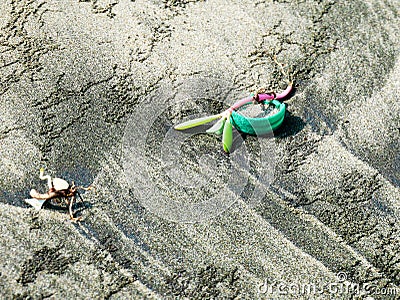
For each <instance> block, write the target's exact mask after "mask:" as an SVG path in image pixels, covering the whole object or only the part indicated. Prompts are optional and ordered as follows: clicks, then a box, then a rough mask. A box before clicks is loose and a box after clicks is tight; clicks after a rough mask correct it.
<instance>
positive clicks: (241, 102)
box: [228, 83, 293, 112]
mask: <svg viewBox="0 0 400 300" xmlns="http://www.w3.org/2000/svg"><path fill="white" fill-rule="evenodd" d="M292 88H293V84H292V83H289V85H288V86H287V88H286V89H285V90H284V91H283V92H282V93H279V94H258V99H259V100H260V101H264V100H274V99H277V100H280V99H283V98H285V97H286V96H287V95H289V94H290V92H291V91H292ZM252 101H253V97H247V98H243V99H242V100H239V101H237V102H236V103H235V104H233V105H232V106H231V107H230V108H229V109H228V111H229V112H232V111H234V110H236V109H238V108H239V107H241V106H243V105H245V104H247V103H249V102H252Z"/></svg>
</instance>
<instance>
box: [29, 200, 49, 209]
mask: <svg viewBox="0 0 400 300" xmlns="http://www.w3.org/2000/svg"><path fill="white" fill-rule="evenodd" d="M25 202H26V203H28V204H30V205H32V206H33V207H34V208H35V209H36V210H40V209H41V208H42V206H43V204H44V203H45V202H46V200H38V199H25Z"/></svg>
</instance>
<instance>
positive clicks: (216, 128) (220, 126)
mask: <svg viewBox="0 0 400 300" xmlns="http://www.w3.org/2000/svg"><path fill="white" fill-rule="evenodd" d="M225 121H226V118H221V119H219V120H218V122H217V123H215V124H214V125H213V126H212V127H211V128H210V129H208V130H207V131H206V132H207V133H213V134H216V135H221V134H222V131H223V130H224V125H225Z"/></svg>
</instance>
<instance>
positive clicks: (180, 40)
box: [0, 0, 400, 299]
mask: <svg viewBox="0 0 400 300" xmlns="http://www.w3.org/2000/svg"><path fill="white" fill-rule="evenodd" d="M399 14H400V2H399V1H398V0H367V1H328V0H322V1H313V0H306V1H273V0H271V1H224V0H207V1H200V0H199V1H190V0H186V1H165V0H154V1H145V0H136V1H118V0H116V1H108V0H88V1H78V0H74V1H55V0H50V1H46V2H42V1H28V0H21V1H14V0H10V1H8V0H2V4H1V5H0V16H1V17H0V26H1V28H2V29H1V31H0V103H1V105H0V120H1V122H0V155H1V156H0V157H1V164H0V186H1V191H2V193H1V194H0V199H1V200H0V220H1V221H0V222H1V224H0V233H1V234H0V236H1V243H0V288H1V290H0V295H1V296H0V298H2V299H3V298H4V299H44V298H48V299H153V298H154V299H184V298H186V299H228V298H229V299H347V298H357V299H396V298H400V290H399V289H400V225H399V218H400V192H399V191H400V156H399V141H400V104H399V103H400V101H399V100H400V60H399V57H400V53H399V49H400V18H399ZM274 55H276V56H277V59H278V61H281V62H284V63H286V64H287V65H288V66H289V67H290V68H291V74H292V75H293V78H294V79H295V83H296V84H295V88H296V89H295V91H294V93H292V95H291V97H290V98H289V99H288V100H287V101H286V103H287V104H288V113H287V116H286V119H285V122H284V124H283V125H282V127H281V128H280V129H279V130H278V131H277V132H275V137H274V138H273V139H272V141H273V143H274V149H275V151H276V167H275V172H274V174H273V175H274V181H273V182H272V183H271V184H270V185H266V186H263V188H264V192H263V194H262V199H261V201H260V203H258V204H257V205H253V206H249V205H248V204H247V203H246V197H245V196H246V195H247V194H246V193H244V194H239V195H238V194H235V193H234V192H233V191H229V190H228V191H227V192H226V193H225V194H224V195H223V196H221V199H222V198H223V197H225V198H224V199H225V200H231V202H229V205H227V207H226V208H225V207H224V209H223V211H222V212H221V213H218V214H217V215H216V216H212V218H208V216H209V215H202V217H203V220H202V222H198V223H182V222H173V221H169V220H168V219H166V218H164V217H165V216H163V215H160V214H156V213H154V212H152V211H150V210H149V209H147V208H146V206H145V205H143V203H144V202H143V198H146V195H151V194H147V189H146V188H147V187H149V189H151V188H154V189H155V190H156V191H158V192H159V193H160V195H164V196H165V198H164V199H166V200H167V202H168V201H169V200H171V201H177V203H182V206H181V209H182V213H183V214H187V213H189V216H190V213H192V212H187V211H185V207H188V205H191V204H192V203H191V202H193V203H201V201H205V200H207V199H210V198H211V197H213V196H215V194H216V193H218V191H219V190H220V189H221V188H222V187H223V186H224V184H225V183H226V182H228V181H229V180H230V178H229V176H228V175H226V174H227V173H226V172H225V171H226V170H227V168H229V157H227V156H226V155H224V154H223V153H222V150H221V145H220V140H219V139H218V138H217V137H213V136H209V135H199V136H197V137H196V138H193V139H191V140H190V141H187V142H185V143H187V144H184V147H183V148H182V149H181V150H182V151H181V152H180V154H179V155H172V156H171V157H173V158H174V159H178V160H179V163H180V165H179V166H182V168H180V167H179V168H178V169H177V170H175V171H170V173H168V172H169V171H168V172H167V171H166V170H168V168H171V167H174V166H176V165H174V164H172V166H171V165H169V166H168V162H166V161H165V159H164V158H165V157H164V156H163V154H162V153H163V142H162V141H163V137H164V135H165V134H166V133H167V132H169V130H170V128H171V126H172V125H173V124H176V123H178V122H180V120H182V119H184V118H185V117H186V116H190V115H192V114H202V115H204V114H214V113H219V112H221V111H222V109H223V108H226V107H227V106H228V105H229V104H233V103H234V102H235V101H236V100H237V99H241V98H242V97H244V96H246V95H248V93H249V91H251V90H253V89H255V88H258V87H265V88H267V89H268V90H276V91H278V92H279V91H281V90H282V89H284V88H285V78H284V76H283V75H282V74H281V73H280V72H279V68H278V67H277V66H276V64H274V62H273V61H272V59H271V57H273V56H274ZM152 101H154V105H157V104H160V103H161V104H164V103H166V104H168V105H169V107H168V109H166V108H167V106H165V107H163V106H162V105H160V106H156V107H155V109H156V110H155V112H156V113H157V114H158V115H157V116H156V117H157V118H155V115H154V113H149V110H148V111H145V110H144V113H143V114H142V115H141V117H142V119H140V120H136V121H137V122H139V121H140V124H139V123H136V124H135V123H132V120H131V119H130V118H131V117H132V115H134V114H135V112H136V113H137V112H138V111H139V112H140V110H141V109H142V110H143V108H144V107H151V104H152V103H153V102H152ZM218 101H223V102H224V103H223V104H221V103H219V102H218ZM149 104H150V106H149ZM146 105H147V106H146ZM149 120H154V123H151V124H150V125H151V126H150V128H147V129H146V126H147V125H146V124H147V123H146V122H150V121H149ZM130 122H131V123H130ZM127 124H131V125H132V124H133V125H134V126H137V128H135V129H134V130H136V129H137V131H138V134H139V137H141V141H142V142H143V145H142V146H143V149H144V150H143V149H142V150H143V151H139V150H138V149H136V148H135V147H136V146H135V145H136V144H135V143H136V141H131V142H132V143H133V144H134V146H133V147H132V149H129V150H130V151H131V152H132V153H133V155H131V156H130V160H129V161H124V159H125V157H126V156H124V155H126V152H124V151H125V150H126V147H125V148H124V132H125V136H126V126H127ZM143 128H144V129H146V130H148V132H143V135H141V132H142V131H140V130H143ZM207 128H208V127H204V128H203V129H204V130H205V129H207ZM204 130H203V131H204ZM235 134H237V133H235ZM251 141H252V139H251V138H248V139H246V142H245V144H247V143H250V144H251ZM138 145H139V144H138ZM125 146H126V145H125ZM172 146H173V143H172V144H171V147H172ZM168 149H169V148H168ZM168 149H166V150H168ZM249 149H250V150H249V151H253V154H257V152H254V151H256V149H257V148H254V149H255V150H254V149H253V150H251V149H252V148H251V147H250V148H249ZM171 151H172V150H171ZM207 153H208V155H211V156H204V155H203V156H201V155H200V154H207ZM237 153H239V151H238V152H237ZM166 155H168V153H167V154H166ZM255 156H257V155H255ZM207 157H208V158H207ZM210 157H211V158H210ZM200 160H201V161H200ZM216 161H217V162H216ZM213 162H214V163H213ZM127 164H129V165H131V166H135V167H134V172H133V174H130V176H125V175H126V172H125V170H126V168H125V167H126V165H127ZM254 164H255V165H257V161H255V162H254ZM42 166H43V167H45V168H46V172H47V173H49V174H51V175H53V176H55V177H62V178H65V179H67V180H69V181H71V180H75V181H76V183H77V184H82V185H89V184H93V185H95V186H96V192H93V191H91V192H86V193H84V195H83V198H84V200H85V203H86V207H85V208H84V209H81V210H80V212H79V213H80V214H81V215H82V217H83V218H84V221H82V222H80V223H78V224H74V223H71V222H70V221H69V219H68V215H67V214H66V212H65V211H63V210H61V211H60V210H56V209H42V210H40V211H38V212H37V211H35V210H34V209H33V208H32V207H28V205H27V204H25V202H24V201H23V199H25V198H27V197H29V191H30V189H31V188H38V189H40V190H42V191H43V190H44V189H45V182H43V181H40V180H39V178H38V175H39V168H40V167H42ZM175 169H176V168H175ZM263 171H265V172H266V173H268V172H269V171H268V170H263V169H261V171H260V172H261V173H262V172H263ZM173 172H176V173H173ZM182 172H183V173H184V174H187V175H186V176H187V178H186V179H187V180H188V181H189V183H187V182H183V181H179V180H176V178H175V177H174V176H175V175H173V174H181V173H182ZM250 173H251V172H250ZM168 174H170V175H171V174H172V175H171V176H168ZM246 174H247V173H246ZM250 175H251V174H250ZM253 175H254V174H253ZM253 175H252V176H253ZM176 176H177V175H176ZM252 178H253V179H252V180H253V183H254V185H255V186H256V185H257V184H258V185H262V183H260V182H258V181H257V176H255V177H254V176H253V177H252ZM190 181H193V182H192V184H193V185H195V186H189V187H188V186H187V185H186V184H188V185H190ZM198 185H203V188H197V186H198ZM147 200H148V201H149V204H151V203H152V202H154V203H156V204H158V202H157V201H156V199H155V198H153V196H150V197H148V199H147ZM210 205H212V203H210ZM215 205H217V204H215ZM228 206H229V207H228ZM211 207H212V206H211ZM218 209H220V207H215V210H216V211H218ZM211 212H212V211H211ZM177 213H180V212H179V211H178V212H177ZM200 213H201V211H200ZM344 277H345V278H344ZM343 279H346V281H343V282H342V281H341V280H343ZM345 283H346V284H347V283H348V284H353V285H354V286H357V287H360V291H359V292H357V290H354V289H353V291H349V292H346V291H342V292H340V291H338V287H340V284H341V287H343V285H344V284H345ZM278 284H281V286H283V287H284V288H283V291H286V292H288V289H287V288H288V286H292V288H293V290H292V291H289V293H286V294H283V293H279V291H277V287H276V286H277V285H278ZM272 285H274V291H273V293H270V291H268V290H267V289H266V288H267V287H271V286H272ZM296 286H298V287H299V286H300V287H301V286H303V287H304V286H309V287H316V288H317V289H318V291H317V292H316V291H314V292H312V291H311V292H307V291H306V292H304V293H301V292H299V291H296ZM363 286H364V287H366V288H365V289H363V288H362V287H363ZM323 287H324V290H322V291H321V289H322V288H323ZM396 293H397V294H396ZM367 296H370V298H368V297H367ZM371 297H373V298H371Z"/></svg>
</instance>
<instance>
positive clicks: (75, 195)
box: [25, 168, 94, 221]
mask: <svg viewBox="0 0 400 300" xmlns="http://www.w3.org/2000/svg"><path fill="white" fill-rule="evenodd" d="M39 178H40V179H42V180H47V185H48V188H49V190H48V191H47V192H46V193H44V194H41V193H39V192H38V191H37V190H35V189H32V190H31V191H30V193H29V194H30V196H31V197H32V198H30V199H25V202H26V203H28V204H30V205H32V206H33V207H34V208H35V209H36V210H40V209H41V208H42V207H43V204H44V203H45V202H46V201H50V200H53V199H54V200H56V202H57V204H59V205H61V206H62V205H67V206H68V211H69V216H70V218H71V220H72V221H80V220H81V217H78V218H76V217H75V216H74V212H73V210H72V207H73V205H74V203H75V202H76V200H78V199H79V200H80V201H81V202H82V203H83V199H82V196H81V194H80V193H79V190H85V191H88V190H92V189H94V187H93V186H88V187H83V186H76V185H75V183H74V182H73V181H72V183H71V184H69V183H68V182H67V181H66V180H64V179H61V178H51V177H50V175H44V168H41V169H40V175H39Z"/></svg>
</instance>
